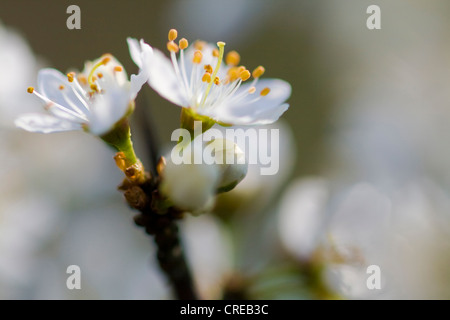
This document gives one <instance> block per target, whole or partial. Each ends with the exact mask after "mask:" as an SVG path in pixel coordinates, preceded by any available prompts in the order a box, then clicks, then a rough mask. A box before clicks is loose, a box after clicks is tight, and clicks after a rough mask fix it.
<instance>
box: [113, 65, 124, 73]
mask: <svg viewBox="0 0 450 320" xmlns="http://www.w3.org/2000/svg"><path fill="white" fill-rule="evenodd" d="M114 71H116V72H121V71H123V68H122V67H121V66H115V67H114Z"/></svg>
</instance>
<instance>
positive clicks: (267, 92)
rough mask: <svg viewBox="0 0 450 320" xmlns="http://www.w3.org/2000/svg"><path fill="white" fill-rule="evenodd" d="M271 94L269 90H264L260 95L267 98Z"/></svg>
mask: <svg viewBox="0 0 450 320" xmlns="http://www.w3.org/2000/svg"><path fill="white" fill-rule="evenodd" d="M269 92H270V89H269V88H264V89H262V90H261V93H260V95H262V96H263V97H264V96H267V95H268V94H269Z"/></svg>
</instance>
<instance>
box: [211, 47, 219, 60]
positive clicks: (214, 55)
mask: <svg viewBox="0 0 450 320" xmlns="http://www.w3.org/2000/svg"><path fill="white" fill-rule="evenodd" d="M212 55H213V57H216V58H217V57H219V50H217V49H214V50H213V51H212Z"/></svg>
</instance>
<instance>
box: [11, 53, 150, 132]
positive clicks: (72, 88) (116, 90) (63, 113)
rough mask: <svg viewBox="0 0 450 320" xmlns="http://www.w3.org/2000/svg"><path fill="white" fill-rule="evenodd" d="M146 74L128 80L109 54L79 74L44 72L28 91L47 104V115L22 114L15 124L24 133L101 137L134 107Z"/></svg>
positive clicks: (54, 71) (45, 70)
mask: <svg viewBox="0 0 450 320" xmlns="http://www.w3.org/2000/svg"><path fill="white" fill-rule="evenodd" d="M143 75H145V73H143V72H142V73H141V74H140V75H138V76H132V77H131V81H128V79H127V75H126V73H125V70H124V69H123V67H122V65H121V64H120V63H119V62H118V61H117V60H116V59H115V58H114V57H113V56H111V55H109V54H108V55H104V56H102V57H100V58H99V59H97V60H95V61H92V62H87V63H86V66H85V69H84V71H83V72H81V73H80V74H79V75H76V74H75V73H74V72H70V73H68V74H67V76H66V75H63V74H62V73H61V72H59V71H58V70H55V69H43V70H41V71H40V72H39V75H38V89H39V91H37V90H35V89H34V88H32V87H30V88H28V92H29V93H34V94H35V95H37V96H38V97H39V98H40V99H42V100H43V101H44V102H45V103H46V107H45V108H46V110H48V111H49V113H50V114H40V113H33V114H24V115H22V116H20V117H19V118H18V119H17V120H16V121H15V124H16V125H17V126H18V127H20V128H22V129H25V130H27V131H31V132H41V133H53V132H61V131H72V130H86V131H89V132H91V133H92V134H94V135H103V134H105V133H107V132H108V131H110V130H111V129H112V128H113V127H114V125H115V124H116V123H117V122H118V121H119V120H120V119H122V118H123V117H125V116H126V115H127V114H128V113H130V112H132V110H133V108H134V99H135V98H136V95H137V93H138V92H139V90H140V89H141V86H142V85H143V84H144V83H145V81H146V80H147V79H146V77H145V76H143Z"/></svg>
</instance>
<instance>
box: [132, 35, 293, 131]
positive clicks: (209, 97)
mask: <svg viewBox="0 0 450 320" xmlns="http://www.w3.org/2000/svg"><path fill="white" fill-rule="evenodd" d="M176 38H177V31H176V30H174V29H172V30H171V31H170V32H169V42H168V44H167V48H168V50H169V51H170V59H169V58H167V57H166V56H165V55H164V54H163V53H162V52H161V51H159V50H157V49H153V54H152V55H149V58H148V59H147V60H145V61H144V65H143V66H142V68H144V69H145V70H146V72H147V73H148V75H149V79H148V83H149V85H150V86H151V87H152V88H153V89H154V90H155V91H156V92H158V93H159V94H160V95H161V96H162V97H163V98H165V99H167V100H169V101H170V102H172V103H174V104H176V105H179V106H181V107H183V108H184V112H187V113H188V114H189V115H190V116H192V117H200V118H201V117H203V119H204V118H205V117H206V119H207V120H209V121H214V122H218V123H222V124H232V125H254V124H259V125H261V124H269V123H272V122H275V121H276V120H278V118H279V117H280V116H281V115H282V114H283V113H284V112H285V111H286V110H287V109H288V107H289V105H288V104H286V103H284V102H285V101H286V99H288V98H289V96H290V94H291V86H290V85H289V84H288V83H287V82H285V81H283V80H279V79H264V80H260V79H259V78H260V77H261V76H262V75H263V73H264V68H263V67H261V66H259V67H257V68H256V69H255V70H254V71H253V72H252V73H251V72H250V71H249V70H247V69H246V68H245V67H243V66H238V65H239V62H240V56H239V54H238V53H237V52H236V51H230V52H229V53H228V54H227V55H226V56H224V51H225V43H224V42H218V43H217V47H218V48H217V47H216V46H215V45H213V44H209V43H206V42H202V41H197V42H195V43H194V44H193V45H191V46H189V44H188V41H187V40H186V39H185V38H183V39H181V40H180V41H179V45H177V44H176V43H175V42H174V40H175V39H176ZM129 42H131V43H133V42H134V45H132V46H130V47H133V48H138V47H139V45H138V42H137V40H134V39H129ZM185 50H186V51H185ZM178 51H180V57H179V59H178V60H177V57H176V54H177V52H178ZM132 55H135V56H136V55H137V54H132ZM224 59H225V61H223V60H224ZM252 76H253V81H251V82H250V83H248V84H242V83H243V82H245V81H247V80H249V79H250V77H252Z"/></svg>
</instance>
